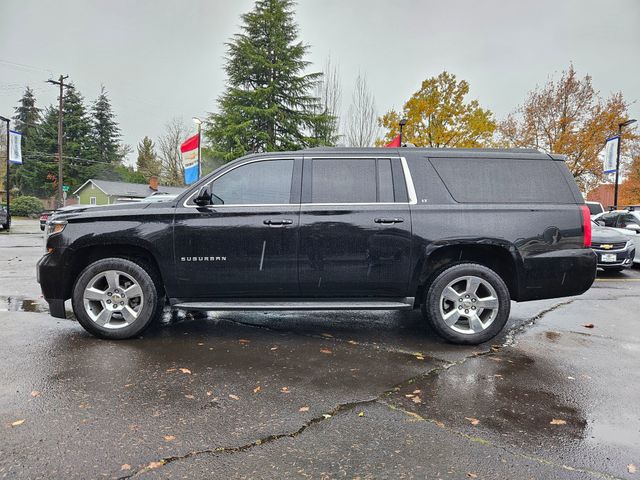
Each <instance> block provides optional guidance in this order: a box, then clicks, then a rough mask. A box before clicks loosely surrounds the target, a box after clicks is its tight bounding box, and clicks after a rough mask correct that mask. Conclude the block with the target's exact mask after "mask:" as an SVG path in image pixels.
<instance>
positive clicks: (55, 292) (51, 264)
mask: <svg viewBox="0 0 640 480" xmlns="http://www.w3.org/2000/svg"><path fill="white" fill-rule="evenodd" d="M66 270H67V269H66V268H65V263H64V249H57V250H54V252H53V253H48V254H46V255H44V256H43V257H42V258H40V260H38V263H37V264H36V278H37V279H38V283H39V284H40V289H41V290H42V296H43V297H44V299H45V300H46V302H47V303H48V304H49V313H50V314H51V316H52V317H56V318H66V311H65V308H64V302H65V300H66V297H67V294H66V292H67V283H66V282H67V279H68V276H67V275H66Z"/></svg>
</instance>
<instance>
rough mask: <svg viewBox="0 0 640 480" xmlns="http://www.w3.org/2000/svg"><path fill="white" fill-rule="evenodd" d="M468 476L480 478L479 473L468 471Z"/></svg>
mask: <svg viewBox="0 0 640 480" xmlns="http://www.w3.org/2000/svg"><path fill="white" fill-rule="evenodd" d="M467 477H469V478H478V475H477V474H476V473H472V472H467Z"/></svg>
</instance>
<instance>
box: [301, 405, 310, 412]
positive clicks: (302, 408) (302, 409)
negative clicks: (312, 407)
mask: <svg viewBox="0 0 640 480" xmlns="http://www.w3.org/2000/svg"><path fill="white" fill-rule="evenodd" d="M298 411H299V412H308V411H309V407H307V406H304V407H300V410H298Z"/></svg>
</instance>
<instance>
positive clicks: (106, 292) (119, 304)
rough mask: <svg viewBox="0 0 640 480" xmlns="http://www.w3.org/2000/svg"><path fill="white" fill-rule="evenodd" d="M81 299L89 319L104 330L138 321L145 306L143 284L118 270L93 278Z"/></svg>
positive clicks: (108, 271)
mask: <svg viewBox="0 0 640 480" xmlns="http://www.w3.org/2000/svg"><path fill="white" fill-rule="evenodd" d="M82 298H83V304H84V309H85V312H87V315H88V316H89V318H90V319H91V320H92V321H93V322H95V323H96V324H97V325H100V326H101V327H103V328H109V329H114V330H115V329H119V328H124V327H127V326H129V325H131V324H132V323H133V322H135V321H136V320H137V319H138V316H139V315H140V312H142V307H143V306H144V295H143V294H142V288H141V287H140V284H139V283H138V282H136V281H135V280H134V279H133V277H131V275H129V274H127V273H124V272H121V271H118V270H106V271H104V272H100V273H99V274H97V275H96V276H95V277H93V278H92V279H91V280H90V281H89V283H87V287H86V288H85V289H84V292H83V294H82Z"/></svg>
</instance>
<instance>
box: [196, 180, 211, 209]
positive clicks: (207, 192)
mask: <svg viewBox="0 0 640 480" xmlns="http://www.w3.org/2000/svg"><path fill="white" fill-rule="evenodd" d="M193 203H195V204H196V205H198V206H199V207H206V206H207V205H211V185H204V186H202V187H200V191H199V192H198V195H196V198H194V199H193Z"/></svg>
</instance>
